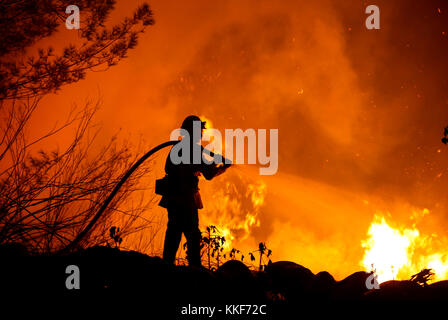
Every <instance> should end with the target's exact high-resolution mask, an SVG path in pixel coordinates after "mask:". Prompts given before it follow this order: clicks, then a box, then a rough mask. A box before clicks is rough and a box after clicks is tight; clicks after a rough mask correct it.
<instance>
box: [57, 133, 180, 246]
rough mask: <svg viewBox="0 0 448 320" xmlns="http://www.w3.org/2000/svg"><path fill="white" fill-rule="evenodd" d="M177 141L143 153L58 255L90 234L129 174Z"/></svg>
mask: <svg viewBox="0 0 448 320" xmlns="http://www.w3.org/2000/svg"><path fill="white" fill-rule="evenodd" d="M178 142H179V141H177V140H175V141H167V142H164V143H161V144H159V145H158V146H156V147H154V148H152V149H151V150H149V151H148V152H147V153H145V154H144V155H143V156H142V157H141V158H140V159H139V160H138V161H137V162H135V163H134V164H133V165H132V167H130V168H129V170H128V171H127V172H126V173H125V174H124V176H123V177H122V178H121V179H120V181H119V182H118V183H117V185H116V186H115V188H114V189H113V190H112V192H111V193H110V194H109V196H108V197H107V199H106V200H105V201H104V203H103V205H102V206H101V208H100V209H99V210H98V212H97V213H96V214H95V215H94V216H93V218H92V220H90V222H89V224H88V225H87V226H86V227H85V228H84V229H83V230H82V231H81V232H80V233H79V234H78V235H77V236H76V238H75V239H74V240H73V241H72V242H70V243H69V244H68V245H67V246H66V247H64V248H63V249H61V250H60V251H59V253H60V254H65V253H68V252H70V251H71V250H72V249H73V248H75V247H76V246H77V245H78V244H79V243H80V242H81V241H82V240H83V239H84V237H85V236H86V235H87V234H88V233H89V232H90V230H91V229H92V228H93V226H94V225H95V223H97V221H98V220H99V219H100V218H101V216H102V215H103V213H104V211H106V209H107V207H108V206H109V204H110V203H111V201H112V200H113V198H114V197H115V195H116V194H117V193H118V191H119V190H120V188H121V187H122V186H123V184H124V183H125V182H126V180H127V179H128V178H129V177H130V176H131V174H132V173H133V172H134V171H135V170H136V169H137V168H138V167H139V166H140V165H141V164H142V163H143V162H144V161H145V160H147V159H148V158H149V157H150V156H152V155H153V154H154V153H156V152H157V151H159V150H161V149H163V148H165V147H168V146H171V145H174V144H176V143H178Z"/></svg>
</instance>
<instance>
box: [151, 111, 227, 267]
mask: <svg viewBox="0 0 448 320" xmlns="http://www.w3.org/2000/svg"><path fill="white" fill-rule="evenodd" d="M196 121H197V122H196ZM195 122H196V123H197V124H199V122H200V124H201V125H200V126H199V125H196V126H195V125H194V123H195ZM194 128H195V129H196V128H197V129H198V131H200V133H198V132H196V133H195V134H194V133H193V130H194ZM181 129H184V130H186V132H188V134H189V139H190V140H189V141H190V143H189V147H190V161H188V163H179V164H174V163H173V162H172V160H171V157H170V155H168V157H167V159H166V163H165V173H166V176H165V178H164V179H163V180H165V182H167V187H166V190H165V191H164V192H163V193H162V199H161V201H160V203H159V205H160V206H161V207H164V208H166V209H167V211H168V226H167V230H166V234H165V243H164V248H163V259H164V260H165V261H166V262H168V263H170V264H173V263H174V260H175V257H176V252H177V249H178V247H179V244H180V241H181V238H182V233H183V234H184V235H185V238H186V239H187V259H188V264H189V265H190V266H200V265H201V256H200V242H201V232H200V230H199V218H198V209H202V208H203V204H202V200H201V196H200V194H199V188H198V184H199V176H200V175H201V174H202V175H203V176H204V177H205V179H207V180H211V179H213V178H214V177H216V176H217V175H219V174H221V173H223V172H224V171H225V170H226V169H227V168H228V167H230V165H231V164H230V161H228V160H227V161H225V160H226V159H225V158H224V157H222V156H221V155H215V154H213V153H212V154H211V155H212V156H213V157H215V158H216V157H217V159H219V161H220V163H218V164H216V163H214V162H212V163H206V162H204V161H203V159H202V153H203V152H204V148H203V147H202V146H201V145H200V142H201V137H202V133H203V130H204V129H205V122H204V121H201V119H200V118H199V117H197V116H188V117H187V118H185V120H184V121H183V123H182V126H181ZM199 129H200V130H199ZM183 139H185V137H184V138H183ZM195 139H196V141H195ZM187 141H188V140H187ZM179 143H180V141H179ZM194 144H196V146H194ZM198 145H199V146H200V149H199V150H200V152H201V161H200V163H199V164H194V163H193V152H194V151H195V150H194V149H196V148H197V146H198ZM173 148H174V146H173ZM173 148H172V149H171V151H170V153H171V152H173ZM224 162H225V163H224Z"/></svg>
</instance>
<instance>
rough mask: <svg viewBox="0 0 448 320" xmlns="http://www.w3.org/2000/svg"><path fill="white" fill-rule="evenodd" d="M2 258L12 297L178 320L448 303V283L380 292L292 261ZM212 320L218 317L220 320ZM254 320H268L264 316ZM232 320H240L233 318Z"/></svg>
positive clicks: (1, 252) (387, 286)
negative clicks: (112, 304)
mask: <svg viewBox="0 0 448 320" xmlns="http://www.w3.org/2000/svg"><path fill="white" fill-rule="evenodd" d="M0 257H1V258H0V259H1V260H0V261H1V278H2V279H1V284H2V285H1V287H2V290H3V292H5V291H6V292H7V293H8V295H9V296H10V297H17V298H20V299H26V297H36V296H40V297H42V296H48V297H52V296H59V297H64V298H66V299H69V298H79V297H81V296H86V297H87V296H88V297H93V298H94V299H98V298H106V300H109V301H124V300H128V301H129V300H132V299H134V298H135V299H138V300H139V301H145V304H146V306H147V307H148V308H158V307H161V306H164V307H163V308H164V309H165V310H167V311H166V312H168V311H169V312H170V313H171V315H172V316H173V318H177V319H188V317H186V316H183V315H181V314H182V310H183V311H186V312H194V310H195V309H194V308H197V307H200V306H217V309H219V308H221V307H222V308H225V305H226V304H235V305H237V304H244V305H257V306H259V305H267V306H268V307H267V308H268V310H269V314H270V315H271V317H266V319H267V318H269V319H272V318H273V316H272V315H280V314H285V313H288V314H291V313H294V312H298V311H299V310H306V309H311V310H314V312H321V311H322V312H323V311H328V310H326V309H325V308H321V307H322V306H331V305H344V304H346V305H347V304H350V305H353V303H359V304H361V305H364V306H370V305H375V304H376V303H378V302H393V303H395V302H412V303H413V304H414V305H416V306H417V305H418V304H425V303H433V302H439V301H440V302H443V301H448V281H440V282H436V283H433V284H430V285H428V286H421V285H419V284H417V283H414V282H411V281H388V282H385V283H382V284H381V285H380V289H371V290H368V289H367V287H366V279H367V277H368V276H369V274H368V273H365V272H356V273H353V274H351V275H349V276H348V277H347V278H345V279H343V280H341V281H335V280H334V278H333V277H332V276H331V274H329V273H328V272H325V271H323V272H319V273H318V274H313V273H312V272H311V271H310V270H309V269H307V268H305V267H303V266H301V265H298V264H296V263H294V262H290V261H278V262H274V263H272V264H271V265H269V266H267V267H266V270H265V271H262V272H255V271H251V270H249V269H248V268H247V267H246V266H245V265H244V264H243V263H241V262H240V261H237V260H230V261H227V262H226V263H224V264H223V265H222V266H221V267H220V268H219V269H218V270H216V271H214V272H210V271H208V270H207V269H205V268H202V269H200V268H190V267H184V266H169V265H166V264H165V263H164V262H163V261H162V260H161V259H160V258H159V257H150V256H147V255H144V254H141V253H138V252H133V251H120V250H118V249H114V248H108V247H92V248H89V249H86V250H82V251H79V252H77V253H74V254H71V255H68V256H63V257H62V256H31V255H29V254H27V252H26V250H24V249H23V248H21V247H20V246H19V247H14V246H9V247H7V246H4V247H2V248H0ZM69 265H75V266H77V267H78V268H79V275H80V278H79V285H80V289H79V290H77V289H71V290H69V289H67V287H66V281H67V278H68V277H69V274H67V273H66V268H67V266H69ZM220 306H221V307H220ZM316 306H320V307H318V308H317V309H316ZM183 307H188V309H182V308H183ZM197 310H198V309H196V311H197ZM204 310H205V309H204ZM240 311H241V310H240ZM252 311H253V310H252ZM178 316H179V317H178ZM203 317H205V318H207V316H206V315H203ZM165 318H170V317H169V316H166V317H165ZM199 318H200V317H199ZM213 318H219V317H217V316H216V314H215V316H214V317H213ZM255 318H256V319H264V318H263V317H262V315H259V316H257V317H255ZM274 318H276V317H274ZM278 318H284V317H280V316H278ZM194 319H196V318H194ZM223 319H227V318H226V317H223ZM229 319H237V318H235V315H232V317H230V318H229Z"/></svg>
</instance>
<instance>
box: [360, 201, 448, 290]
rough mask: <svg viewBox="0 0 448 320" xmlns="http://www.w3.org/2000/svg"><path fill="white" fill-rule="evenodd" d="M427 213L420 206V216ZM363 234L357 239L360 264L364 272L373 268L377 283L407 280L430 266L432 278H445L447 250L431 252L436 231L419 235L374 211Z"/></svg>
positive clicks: (415, 229)
mask: <svg viewBox="0 0 448 320" xmlns="http://www.w3.org/2000/svg"><path fill="white" fill-rule="evenodd" d="M428 213H429V211H428V210H427V209H424V210H423V211H422V216H423V215H425V214H428ZM414 215H415V213H414ZM367 235H368V238H367V239H366V240H364V241H362V242H361V245H362V247H363V248H365V252H364V257H363V259H362V261H361V265H362V266H363V267H364V268H365V270H366V271H373V270H374V271H375V272H376V274H377V275H378V281H379V282H380V283H381V282H384V281H388V280H408V279H410V278H411V276H412V275H413V274H416V273H418V272H419V271H421V270H422V269H424V268H431V269H433V271H434V273H435V276H434V278H433V279H432V281H436V280H437V281H438V280H443V279H447V278H448V256H447V253H448V252H434V251H435V250H434V248H433V247H432V243H433V240H434V238H435V237H437V235H436V234H432V235H431V236H427V235H422V234H421V233H420V231H419V230H418V229H417V228H416V227H415V226H414V227H412V228H404V227H401V228H393V227H391V226H390V225H389V224H388V223H387V222H386V220H385V218H384V216H381V215H380V214H376V215H375V216H374V218H373V221H372V223H371V225H370V227H369V230H368V232H367ZM444 240H445V241H446V239H444ZM372 269H373V270H372Z"/></svg>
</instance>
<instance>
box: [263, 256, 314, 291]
mask: <svg viewBox="0 0 448 320" xmlns="http://www.w3.org/2000/svg"><path fill="white" fill-rule="evenodd" d="M265 275H266V280H265V281H266V282H267V284H266V285H267V288H268V290H270V291H272V292H273V293H274V294H280V295H281V296H283V297H285V299H286V300H300V299H307V298H309V295H308V293H309V292H310V290H311V287H312V284H313V280H314V274H313V273H312V272H311V271H310V270H309V269H307V268H305V267H303V266H301V265H299V264H297V263H294V262H290V261H278V262H274V263H271V264H270V265H268V266H267V267H266V272H265Z"/></svg>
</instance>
